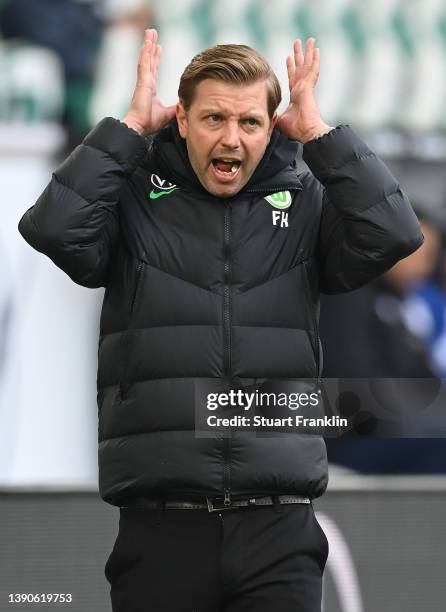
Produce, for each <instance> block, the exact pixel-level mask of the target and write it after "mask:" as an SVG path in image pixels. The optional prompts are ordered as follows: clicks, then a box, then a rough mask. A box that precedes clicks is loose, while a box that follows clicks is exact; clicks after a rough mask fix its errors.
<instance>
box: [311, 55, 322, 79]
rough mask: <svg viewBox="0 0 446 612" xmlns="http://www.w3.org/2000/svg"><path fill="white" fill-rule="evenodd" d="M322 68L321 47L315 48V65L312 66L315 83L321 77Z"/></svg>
mask: <svg viewBox="0 0 446 612" xmlns="http://www.w3.org/2000/svg"><path fill="white" fill-rule="evenodd" d="M320 66H321V54H320V51H319V47H315V49H314V51H313V64H312V66H311V72H312V73H313V74H314V79H315V82H316V81H317V79H318V77H319V70H320Z"/></svg>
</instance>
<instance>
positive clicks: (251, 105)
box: [177, 79, 276, 197]
mask: <svg viewBox="0 0 446 612" xmlns="http://www.w3.org/2000/svg"><path fill="white" fill-rule="evenodd" d="M177 120H178V127H179V130H180V134H181V136H182V138H184V139H185V140H186V145H187V151H188V155H189V160H190V163H191V165H192V168H193V169H194V171H195V174H196V175H197V177H198V178H199V180H200V182H201V184H202V185H203V187H204V188H205V189H207V191H209V192H210V193H212V194H213V195H216V196H219V197H230V196H232V195H234V194H236V193H237V192H238V191H240V189H242V187H243V186H244V185H246V183H247V182H248V181H249V179H250V178H251V176H252V174H253V172H254V170H255V169H256V167H257V165H258V163H259V161H260V160H261V159H262V157H263V154H264V152H265V149H266V147H267V145H268V142H269V139H270V137H271V132H272V130H273V127H274V123H275V121H276V115H275V116H274V117H273V119H272V120H270V118H269V115H268V107H267V88H266V82H265V81H264V80H262V81H257V82H255V83H252V84H250V85H234V84H232V83H225V82H223V81H219V80H216V79H205V80H204V81H201V83H199V84H198V85H197V88H196V90H195V96H194V100H193V102H192V104H191V106H190V108H189V110H188V111H187V112H186V111H185V110H184V108H183V106H182V104H181V103H178V104H177Z"/></svg>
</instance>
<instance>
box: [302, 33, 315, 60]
mask: <svg viewBox="0 0 446 612" xmlns="http://www.w3.org/2000/svg"><path fill="white" fill-rule="evenodd" d="M314 43H315V39H314V38H313V37H311V38H309V39H308V40H307V44H306V46H305V60H304V64H305V66H311V64H312V62H313V49H314Z"/></svg>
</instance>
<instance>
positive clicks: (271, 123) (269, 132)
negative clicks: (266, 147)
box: [268, 112, 279, 138]
mask: <svg viewBox="0 0 446 612" xmlns="http://www.w3.org/2000/svg"><path fill="white" fill-rule="evenodd" d="M278 118H279V115H278V114H277V112H276V113H274V115H273V116H272V119H271V122H270V126H269V130H268V138H271V134H272V133H273V129H274V127H275V125H276V123H277V119H278Z"/></svg>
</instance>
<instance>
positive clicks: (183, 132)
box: [175, 102, 187, 138]
mask: <svg viewBox="0 0 446 612" xmlns="http://www.w3.org/2000/svg"><path fill="white" fill-rule="evenodd" d="M175 114H176V117H177V122H178V130H179V132H180V136H181V138H186V136H187V113H186V111H185V109H184V106H183V104H182V103H181V102H177V105H176V107H175Z"/></svg>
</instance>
